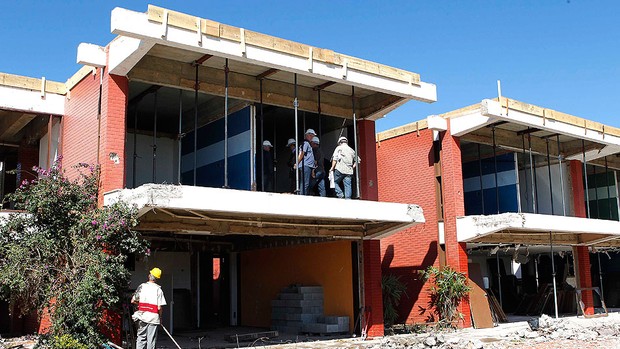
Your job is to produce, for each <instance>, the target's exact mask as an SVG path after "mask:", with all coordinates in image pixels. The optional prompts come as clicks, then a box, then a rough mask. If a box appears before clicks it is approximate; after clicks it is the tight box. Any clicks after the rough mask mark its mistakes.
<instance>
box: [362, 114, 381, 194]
mask: <svg viewBox="0 0 620 349" xmlns="http://www.w3.org/2000/svg"><path fill="white" fill-rule="evenodd" d="M357 132H358V133H359V157H360V158H361V163H360V169H359V170H360V191H361V192H362V193H361V194H362V198H363V199H364V200H373V201H377V200H379V192H378V188H377V152H376V149H375V122H374V121H371V120H361V121H358V123H357Z"/></svg>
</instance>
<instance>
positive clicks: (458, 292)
mask: <svg viewBox="0 0 620 349" xmlns="http://www.w3.org/2000/svg"><path fill="white" fill-rule="evenodd" d="M420 274H422V278H423V280H424V281H430V282H431V286H430V288H429V290H430V292H431V299H430V301H429V305H430V306H431V308H433V309H434V313H435V315H437V317H438V318H439V321H438V324H439V326H440V327H454V326H455V322H456V321H458V320H462V319H463V314H462V313H461V312H459V311H458V307H459V305H460V304H461V302H462V301H463V300H464V299H466V298H467V297H468V293H469V291H470V290H471V288H470V287H469V286H468V285H467V277H466V276H465V274H463V273H459V272H457V271H455V270H454V269H452V268H450V267H448V266H446V267H443V268H441V269H439V268H436V267H434V266H430V267H428V268H427V269H426V270H423V271H420Z"/></svg>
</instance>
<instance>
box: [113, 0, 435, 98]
mask: <svg viewBox="0 0 620 349" xmlns="http://www.w3.org/2000/svg"><path fill="white" fill-rule="evenodd" d="M162 26H166V27H165V28H163V27H162ZM111 28H112V33H114V34H117V35H122V36H127V37H133V38H136V39H141V40H146V41H150V42H153V43H156V44H161V45H165V46H170V47H176V48H180V49H184V50H190V51H194V52H199V53H202V54H211V55H214V56H219V57H224V58H230V59H234V60H237V61H240V62H246V63H251V64H256V65H260V66H264V67H266V68H275V69H279V70H283V71H288V72H291V73H297V74H300V75H304V76H309V77H314V78H319V79H327V80H331V81H336V82H339V83H343V84H346V85H349V86H356V87H362V88H365V89H369V90H372V91H377V92H382V93H386V94H390V95H396V96H399V97H402V98H407V99H415V100H419V101H423V102H429V103H430V102H435V101H436V100H437V89H436V87H435V85H434V84H429V83H425V82H421V81H420V82H417V81H416V82H415V83H412V82H407V81H402V80H397V79H392V78H388V77H385V76H380V75H377V74H372V73H369V72H366V71H363V70H358V69H356V66H355V65H353V64H352V65H351V66H349V65H348V64H347V62H346V61H345V62H343V64H342V65H336V64H333V63H328V62H323V61H319V60H313V62H312V69H311V70H309V69H308V61H309V60H308V57H301V56H296V55H292V54H288V53H285V52H282V51H279V50H274V49H273V48H272V49H269V48H266V47H261V46H257V45H253V44H252V43H251V42H247V43H244V44H243V45H240V43H239V42H238V41H235V40H230V39H225V38H222V37H216V36H211V35H206V34H205V33H199V32H198V31H196V30H188V29H184V28H180V27H177V26H172V25H168V24H167V23H157V22H154V21H149V18H148V14H146V13H140V12H134V11H130V10H126V9H123V8H115V9H114V10H112V20H111ZM162 33H165V34H164V35H162Z"/></svg>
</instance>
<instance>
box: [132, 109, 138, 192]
mask: <svg viewBox="0 0 620 349" xmlns="http://www.w3.org/2000/svg"><path fill="white" fill-rule="evenodd" d="M139 103H140V101H137V102H136V105H135V106H134V108H136V110H135V112H134V117H133V163H132V164H131V167H132V169H131V170H132V171H131V172H132V173H131V185H132V186H133V187H134V188H135V187H136V170H137V164H136V162H137V161H138V104H139Z"/></svg>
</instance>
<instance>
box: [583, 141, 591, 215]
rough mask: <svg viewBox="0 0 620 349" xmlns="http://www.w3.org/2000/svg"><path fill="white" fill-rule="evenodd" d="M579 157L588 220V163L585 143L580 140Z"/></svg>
mask: <svg viewBox="0 0 620 349" xmlns="http://www.w3.org/2000/svg"><path fill="white" fill-rule="evenodd" d="M581 155H582V159H583V162H582V163H583V180H584V185H585V190H584V192H585V194H586V212H587V213H588V218H590V192H589V189H588V169H587V166H588V163H587V162H586V142H585V141H584V140H583V139H582V140H581Z"/></svg>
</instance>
